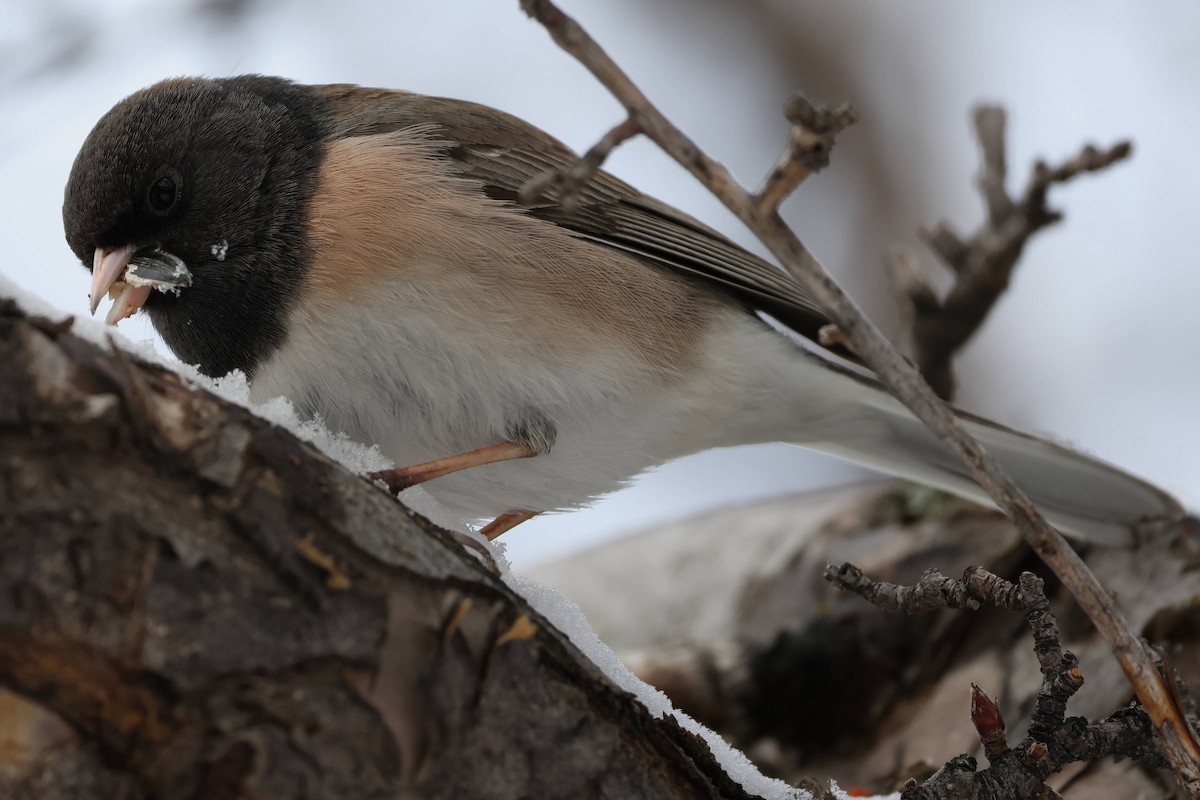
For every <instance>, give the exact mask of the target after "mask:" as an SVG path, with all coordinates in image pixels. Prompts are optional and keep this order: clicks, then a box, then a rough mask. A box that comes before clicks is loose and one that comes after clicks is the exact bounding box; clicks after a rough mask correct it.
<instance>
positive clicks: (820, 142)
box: [755, 95, 858, 210]
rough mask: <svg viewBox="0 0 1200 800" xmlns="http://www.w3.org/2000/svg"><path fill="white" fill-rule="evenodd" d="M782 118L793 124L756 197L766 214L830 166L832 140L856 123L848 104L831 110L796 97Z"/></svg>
mask: <svg viewBox="0 0 1200 800" xmlns="http://www.w3.org/2000/svg"><path fill="white" fill-rule="evenodd" d="M783 115H784V116H785V117H786V118H787V120H788V122H790V123H792V130H791V133H790V134H789V136H788V146H787V149H786V150H784V151H783V154H782V155H781V156H780V157H779V160H778V161H777V162H775V166H774V167H773V168H772V169H771V172H770V173H769V174H768V175H767V177H766V179H765V180H764V181H763V185H762V187H760V188H759V190H758V192H757V193H756V194H755V197H756V199H757V200H758V202H759V203H760V204H761V206H762V208H763V209H767V210H773V209H775V208H777V207H778V206H779V204H780V203H782V202H783V201H784V199H785V198H787V196H788V195H790V194H791V193H792V192H794V191H796V187H798V186H799V185H800V184H801V183H803V182H804V180H805V179H806V178H808V176H809V175H811V174H813V173H814V172H819V171H820V170H822V169H824V168H825V167H827V166H829V154H830V153H831V152H832V151H833V143H834V139H835V138H836V137H837V135H838V134H839V133H841V132H842V131H843V130H845V129H846V128H848V127H849V126H851V125H853V124H854V123H855V122H857V121H858V114H857V113H856V112H855V111H854V109H853V108H851V107H850V106H849V105H848V104H843V105H841V106H838V107H837V108H834V109H830V108H826V107H824V106H817V105H813V104H812V102H810V101H809V100H808V99H807V98H805V97H801V96H799V95H797V96H796V97H793V98H792V99H791V101H790V102H789V103H788V104H787V105H786V106H785V107H784V110H783Z"/></svg>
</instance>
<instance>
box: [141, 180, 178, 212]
mask: <svg viewBox="0 0 1200 800" xmlns="http://www.w3.org/2000/svg"><path fill="white" fill-rule="evenodd" d="M182 188H183V180H182V178H181V177H180V175H179V173H178V172H176V171H175V170H173V169H170V168H166V169H162V170H159V173H158V177H157V178H155V179H154V182H153V183H151V184H150V188H149V190H147V192H146V206H147V207H148V208H149V209H150V212H151V213H152V214H154V215H156V216H160V217H162V216H166V215H167V214H170V213H171V212H172V211H174V210H175V206H176V205H177V204H178V203H179V198H180V196H181V195H182V194H183V192H182Z"/></svg>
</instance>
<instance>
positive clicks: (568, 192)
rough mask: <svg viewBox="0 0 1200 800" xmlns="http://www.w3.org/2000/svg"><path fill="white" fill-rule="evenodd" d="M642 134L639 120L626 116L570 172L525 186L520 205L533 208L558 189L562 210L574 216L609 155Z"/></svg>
mask: <svg viewBox="0 0 1200 800" xmlns="http://www.w3.org/2000/svg"><path fill="white" fill-rule="evenodd" d="M641 132H642V129H641V127H640V126H639V125H638V122H637V120H635V119H634V118H633V117H632V116H630V117H627V118H626V119H625V120H624V121H623V122H621V123H620V124H618V125H615V126H613V128H612V129H611V130H609V132H608V133H606V134H604V136H602V137H600V141H598V142H596V144H594V145H592V147H591V148H590V149H589V150H588V151H587V152H586V153H584V154H583V155H582V156H581V157H580V159H579V160H578V161H576V162H575V163H574V164H573V165H572V166H571V167H570V168H569V169H566V170H562V171H558V172H544V173H542V174H541V175H539V176H538V177H536V178H534V179H533V180H531V181H529V183H527V184H525V186H523V187H522V188H521V196H520V202H521V204H522V205H532V204H534V203H536V202H537V201H538V200H540V199H541V198H542V197H543V196H545V195H546V194H547V193H548V192H550V191H553V190H555V189H557V190H558V191H559V200H558V202H559V205H560V206H561V207H562V210H563V211H564V212H565V213H567V214H570V213H573V212H574V211H575V209H576V207H577V206H578V204H579V191H580V190H581V189H582V188H583V187H584V185H585V184H587V182H588V181H590V180H591V179H592V176H593V175H595V174H596V171H597V170H599V169H600V167H602V166H604V162H605V161H606V160H608V156H609V154H610V153H612V151H613V150H614V149H615V148H617V147H618V146H619V145H621V144H623V143H624V142H626V141H628V140H630V139H632V138H633V137H634V136H637V135H638V134H639V133H641Z"/></svg>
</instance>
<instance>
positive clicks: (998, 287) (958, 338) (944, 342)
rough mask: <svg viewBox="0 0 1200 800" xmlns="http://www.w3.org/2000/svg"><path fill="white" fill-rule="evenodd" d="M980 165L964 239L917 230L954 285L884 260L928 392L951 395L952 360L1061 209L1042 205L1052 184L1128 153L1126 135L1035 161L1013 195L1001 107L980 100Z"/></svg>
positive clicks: (896, 256)
mask: <svg viewBox="0 0 1200 800" xmlns="http://www.w3.org/2000/svg"><path fill="white" fill-rule="evenodd" d="M973 116H974V122H975V134H976V137H977V138H978V139H979V148H980V152H981V161H982V165H981V168H980V174H979V178H978V180H977V182H976V183H977V185H978V187H979V192H980V194H981V195H982V196H983V201H984V206H985V208H986V210H987V218H986V221H985V222H984V224H983V225H982V226H980V229H979V230H978V231H976V232H975V233H974V234H972V235H971V237H970V238H969V239H967V240H966V241H964V240H963V239H961V238H960V237H959V236H958V234H956V233H954V231H953V230H951V228H950V226H949V225H948V224H947V223H945V222H942V223H939V224H937V225H936V226H934V227H933V228H932V229H930V230H927V231H923V232H922V238H923V239H924V240H925V243H926V244H928V245H929V247H930V249H932V250H933V251H934V252H935V253H937V255H938V256H939V257H940V258H941V259H942V261H943V262H944V263H945V265H946V267H947V268H948V269H949V270H950V271H951V272H952V273H953V274H954V277H955V280H954V285H953V286H952V287H951V289H950V291H949V292H947V293H946V295H945V297H943V298H941V299H938V298H937V295H936V293H935V292H934V291H933V289H932V288H931V287H929V285H928V284H927V283H925V282H924V281H923V279H921V278H920V276H919V275H918V273H917V270H916V266H915V263H914V260H913V259H911V257H907V258H906V257H904V256H903V255H900V254H901V253H903V252H904V251H894V252H893V253H892V254H891V256H890V258H889V263H888V268H889V271H890V272H891V273H892V278H893V283H894V284H895V285H896V286H897V288H898V289H899V290H900V291H899V294H900V296H901V298H903V299H904V300H905V301H906V303H907V304H908V305H909V308H907V309H906V312H907V313H906V316H907V317H908V319H909V321H910V322H911V325H910V328H909V330H910V332H911V335H912V341H913V358H914V359H915V361H916V362H917V367H918V368H919V369H920V370H921V374H922V375H924V376H925V379H926V380H927V381H929V385H930V386H932V387H933V389H934V391H936V392H937V393H938V395H939V396H940V397H942V398H944V399H947V400H949V399H950V398H951V397H952V396H953V395H954V389H955V383H954V372H953V368H952V359H953V357H954V354H955V353H957V352H958V351H959V350H960V349H961V348H962V347H963V345H965V344H966V343H967V341H968V340H969V339H970V338H971V337H972V336H973V335H974V334H975V332H976V331H977V330H979V327H980V326H981V325H982V324H983V322H984V320H985V319H987V316H988V314H989V313H990V312H991V310H992V308H993V307H994V306H995V304H996V302H997V301H998V300H999V299H1000V296H1001V295H1002V294H1003V293H1004V291H1005V290H1006V289H1007V288H1008V284H1009V281H1010V279H1011V278H1012V273H1013V270H1014V269H1015V268H1016V265H1017V261H1019V260H1020V258H1021V254H1022V253H1023V252H1024V250H1025V245H1026V243H1027V242H1028V241H1029V239H1030V238H1032V236H1033V235H1034V234H1035V233H1037V232H1038V231H1040V230H1042V229H1043V228H1046V227H1048V226H1050V225H1053V224H1054V223H1056V222H1059V221H1060V220H1061V219H1062V218H1063V215H1062V213H1061V212H1059V211H1056V210H1054V209H1051V208H1049V207H1048V206H1047V205H1046V194H1047V192H1048V191H1049V189H1050V187H1051V186H1052V185H1054V184H1057V183H1066V182H1067V181H1069V180H1071V179H1073V178H1075V177H1076V176H1078V175H1081V174H1083V173H1085V172H1096V171H1098V170H1102V169H1105V168H1107V167H1109V166H1111V165H1113V164H1115V163H1116V162H1118V161H1121V160H1123V159H1126V158H1128V157H1129V155H1130V153H1131V152H1132V150H1133V148H1132V145H1131V144H1130V143H1129V142H1118V143H1117V144H1116V145H1113V146H1112V147H1110V148H1107V149H1105V150H1098V149H1096V148H1095V147H1092V146H1091V145H1088V146H1086V147H1084V148H1082V149H1081V150H1080V152H1079V153H1077V154H1076V155H1075V156H1073V157H1072V158H1070V159H1068V160H1067V161H1065V162H1063V163H1062V164H1060V165H1059V166H1057V167H1048V166H1047V165H1046V164H1045V163H1043V162H1041V161H1039V162H1037V163H1036V164H1035V165H1034V168H1033V173H1032V175H1031V176H1030V179H1029V182H1028V184H1027V185H1026V187H1025V193H1024V194H1023V195H1022V196H1021V197H1020V198H1018V199H1013V198H1011V197H1010V196H1009V194H1008V190H1007V189H1006V188H1005V181H1006V180H1007V177H1008V167H1007V164H1006V160H1005V148H1006V143H1005V135H1004V129H1005V121H1006V115H1005V113H1004V109H1003V108H1000V107H997V106H980V107H978V108H976V109H975V112H974V115H973Z"/></svg>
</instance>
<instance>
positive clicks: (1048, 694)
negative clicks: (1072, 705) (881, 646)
mask: <svg viewBox="0 0 1200 800" xmlns="http://www.w3.org/2000/svg"><path fill="white" fill-rule="evenodd" d="M825 577H826V578H827V579H828V580H830V581H832V582H833V583H834V584H835V585H837V586H840V587H841V588H843V589H846V590H847V591H851V592H854V593H855V594H857V595H859V596H861V597H863V598H865V599H866V600H868V601H869V602H871V603H873V604H875V605H877V606H879V607H880V608H882V609H884V610H885V611H900V612H904V613H908V614H912V613H923V612H926V611H932V610H935V609H940V608H965V609H972V610H974V609H978V608H980V607H981V606H983V605H985V604H986V605H993V606H996V607H998V608H1003V609H1007V610H1009V611H1014V612H1017V613H1019V614H1022V615H1024V616H1025V618H1026V620H1027V621H1028V623H1029V627H1030V630H1031V631H1032V632H1033V651H1034V653H1035V654H1036V656H1037V659H1038V664H1039V666H1040V667H1041V671H1042V688H1041V690H1040V691H1039V692H1038V694H1037V698H1036V700H1035V702H1034V711H1033V717H1032V719H1031V720H1030V723H1029V734H1028V736H1026V738H1025V739H1024V740H1023V741H1022V742H1021V743H1020V744H1018V745H1017V746H1016V747H1015V748H1010V747H1009V746H1008V741H1007V733H1006V731H1005V726H1004V719H1003V717H1001V716H1000V709H999V708H998V707H997V706H996V704H995V702H993V701H992V699H991V698H990V697H988V696H987V695H986V694H984V693H983V691H982V690H981V689H980V688H979V687H978V686H975V685H972V687H971V722H972V724H973V725H974V726H975V730H976V731H977V732H978V734H979V740H980V742H981V743H982V745H983V748H984V754H985V755H986V756H987V758H988V761H989V763H990V766H989V767H988V768H987V769H985V770H982V771H977V770H976V764H975V761H974V759H971V758H969V757H967V756H959V757H957V758H955V759H952V760H951V761H949V762H947V763H946V765H945V766H944V767H943V768H942V769H941V770H939V771H938V772H937V773H935V774H934V776H933V777H931V778H930V779H929V780H927V781H925V783H923V784H920V785H917V784H916V783H915V782H914V783H910V784H908V785H906V786H905V791H904V793H903V795H902V797H903V798H904V800H918V799H920V800H933V799H934V798H937V800H966V799H967V798H972V799H974V798H983V797H1012V798H1042V797H1050V796H1054V795H1053V793H1052V792H1051V790H1050V789H1049V788H1048V787H1046V786H1045V781H1046V778H1048V777H1049V776H1050V775H1051V774H1053V773H1055V772H1057V771H1059V770H1060V769H1062V768H1063V767H1064V766H1066V765H1067V764H1071V763H1074V762H1077V761H1095V760H1097V759H1100V758H1104V757H1106V756H1121V757H1125V758H1133V759H1137V760H1138V761H1139V762H1140V763H1143V764H1146V765H1148V766H1151V767H1161V766H1165V764H1166V760H1165V759H1164V758H1163V756H1162V754H1161V753H1160V752H1159V751H1158V750H1157V749H1156V748H1155V746H1154V741H1155V737H1154V732H1153V728H1152V726H1151V725H1150V720H1149V718H1148V717H1147V716H1146V714H1145V712H1144V711H1143V710H1142V709H1141V708H1139V707H1136V706H1134V707H1129V708H1124V709H1121V710H1119V711H1117V712H1116V713H1114V714H1112V715H1111V716H1109V717H1108V718H1107V719H1105V720H1104V721H1103V722H1100V723H1097V724H1094V725H1092V724H1089V723H1088V722H1087V720H1085V719H1083V718H1081V717H1071V718H1068V717H1067V716H1066V710H1067V701H1068V700H1070V698H1071V697H1072V696H1073V695H1074V694H1075V693H1076V692H1077V691H1079V688H1080V687H1081V686H1082V685H1083V673H1082V672H1081V671H1080V670H1079V662H1078V659H1076V657H1075V655H1074V654H1073V653H1069V652H1064V651H1063V649H1062V639H1061V636H1060V635H1059V630H1058V622H1057V620H1056V619H1055V617H1054V614H1053V613H1051V611H1050V601H1049V600H1048V599H1047V597H1046V593H1045V587H1044V584H1043V582H1042V579H1041V578H1038V577H1037V576H1035V575H1033V574H1032V573H1029V572H1024V573H1022V574H1021V577H1020V579H1019V580H1018V582H1017V583H1015V584H1014V583H1010V582H1009V581H1006V580H1004V579H1003V578H1000V577H999V576H997V575H994V574H992V573H991V572H988V571H987V570H985V569H983V568H982V567H969V568H968V569H967V570H966V572H964V573H963V577H962V579H961V580H953V579H951V578H947V577H946V576H944V575H942V574H941V573H939V572H938V571H937V570H929V571H927V572H926V573H925V574H924V575H923V576H922V577H921V580H920V581H919V582H918V583H917V584H915V585H913V586H898V585H896V584H892V583H885V582H882V581H874V580H872V579H870V578H868V577H866V576H865V575H863V573H862V571H861V570H860V569H858V568H857V567H855V566H853V565H852V564H843V565H842V566H840V567H836V568H835V567H833V566H832V565H831V566H829V567H828V568H827V569H826V571H825ZM948 776H952V779H948Z"/></svg>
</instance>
